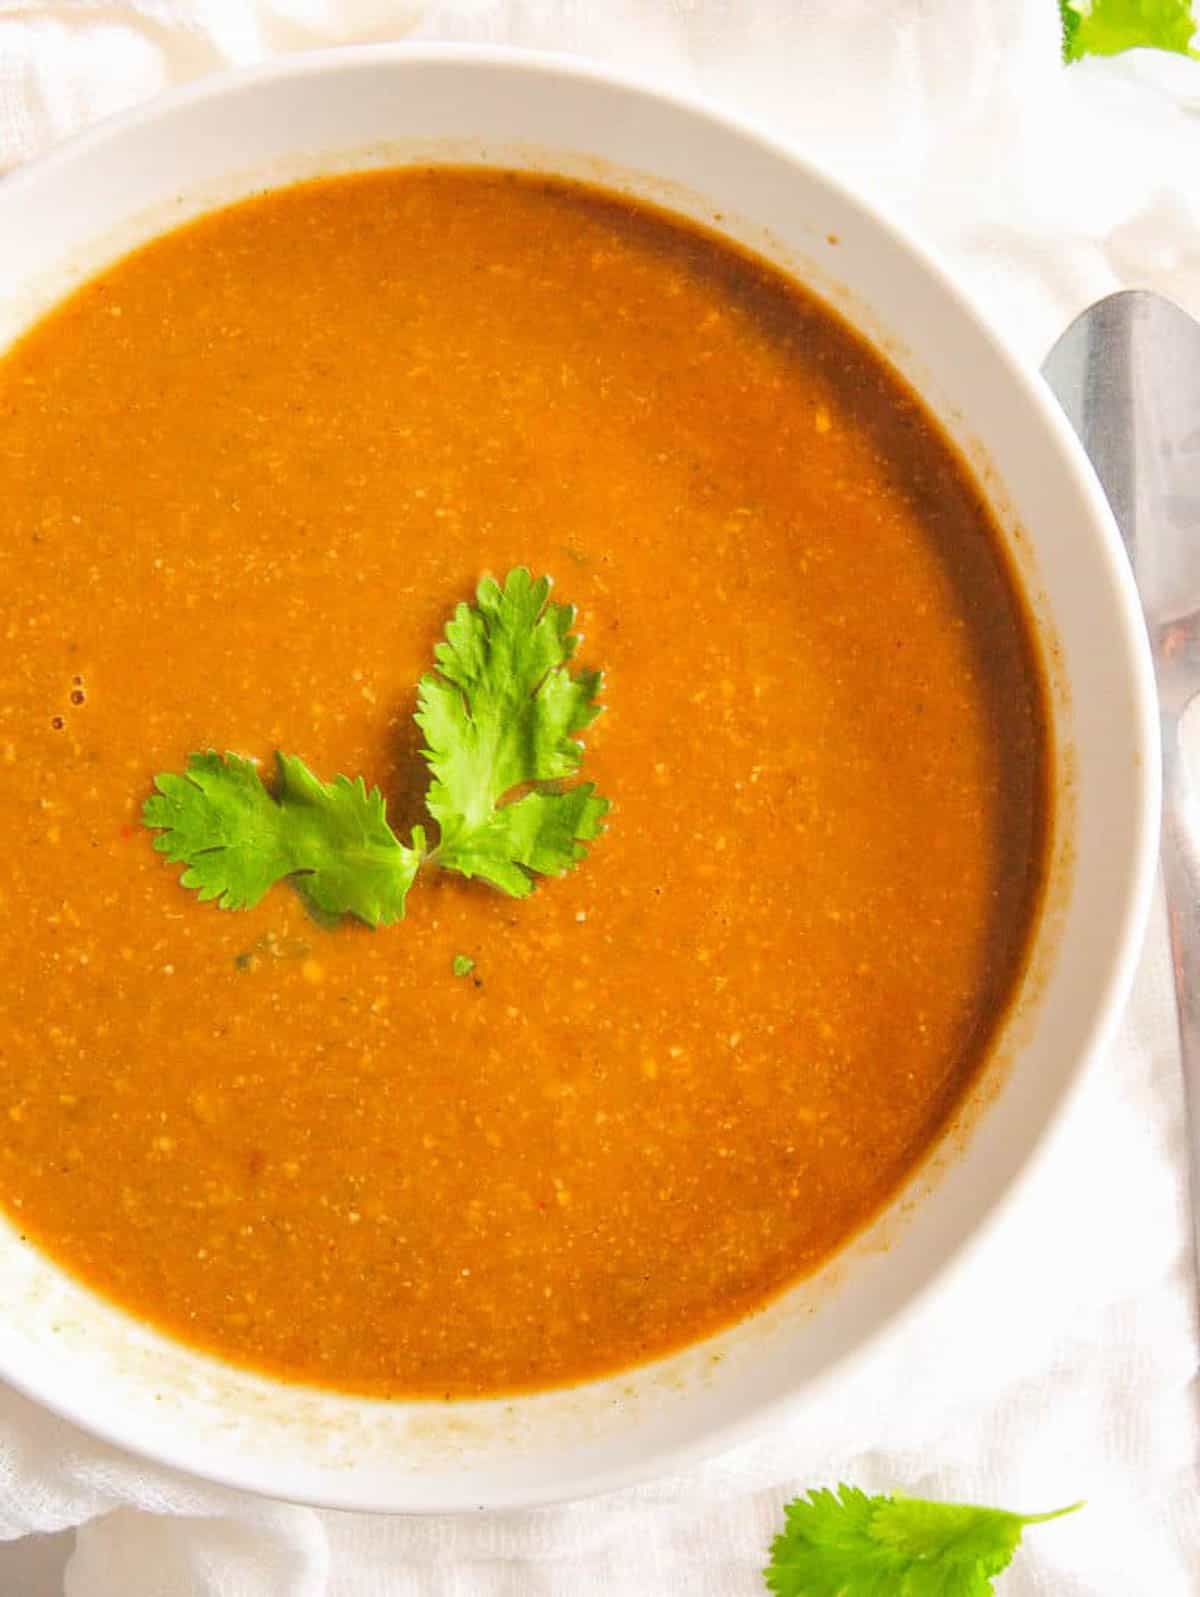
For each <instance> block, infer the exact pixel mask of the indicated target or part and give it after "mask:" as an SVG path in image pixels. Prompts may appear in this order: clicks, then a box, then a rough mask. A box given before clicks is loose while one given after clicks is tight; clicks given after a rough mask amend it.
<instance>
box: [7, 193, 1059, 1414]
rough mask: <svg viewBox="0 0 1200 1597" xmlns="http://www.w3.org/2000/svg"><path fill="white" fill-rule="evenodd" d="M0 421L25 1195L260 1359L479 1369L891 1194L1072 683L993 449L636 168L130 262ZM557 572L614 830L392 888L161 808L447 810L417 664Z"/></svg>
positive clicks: (578, 1354) (315, 208)
mask: <svg viewBox="0 0 1200 1597" xmlns="http://www.w3.org/2000/svg"><path fill="white" fill-rule="evenodd" d="M0 417H2V425H0V584H2V589H0V591H2V592H3V595H4V604H3V638H4V648H3V653H2V655H0V817H2V824H3V830H4V836H5V839H6V844H7V846H6V847H5V849H4V851H3V858H2V859H0V911H2V913H0V972H2V980H0V1056H2V1058H0V1203H2V1204H3V1207H4V1209H5V1211H6V1212H7V1214H8V1216H9V1217H10V1219H11V1220H12V1221H13V1222H14V1223H15V1224H16V1226H17V1227H18V1228H19V1230H20V1231H21V1233H22V1234H23V1235H24V1236H26V1237H27V1238H29V1240H30V1241H31V1242H32V1243H34V1244H36V1245H37V1246H38V1247H40V1248H42V1249H44V1250H45V1251H46V1252H47V1253H49V1254H50V1255H51V1256H52V1257H53V1258H54V1259H56V1260H57V1261H59V1262H60V1263H61V1265H63V1266H64V1267H65V1268H66V1269H67V1270H69V1271H71V1272H72V1273H73V1274H75V1275H76V1276H78V1277H79V1278H81V1279H82V1280H83V1281H85V1282H86V1283H88V1284H89V1285H91V1286H92V1287H94V1288H95V1289H97V1290H98V1291H99V1292H101V1293H103V1294H105V1295H106V1296H107V1297H109V1298H111V1299H113V1300H115V1301H116V1302H117V1303H118V1304H120V1305H122V1306H123V1307H125V1308H126V1309H127V1310H129V1311H130V1312H131V1313H132V1314H134V1315H136V1316H139V1317H141V1318H143V1319H145V1320H148V1321H150V1322H152V1323H154V1324H155V1325H157V1326H159V1327H161V1328H162V1329H163V1330H165V1331H167V1332H168V1333H170V1334H172V1335H174V1336H177V1337H180V1338H183V1339H185V1340H186V1341H188V1342H190V1343H192V1344H194V1345H196V1346H199V1347H201V1348H204V1349H207V1350H209V1351H211V1352H213V1353H215V1354H217V1355H219V1356H220V1357H222V1358H225V1359H228V1360H232V1361H234V1362H236V1363H240V1364H245V1365H249V1366H252V1367H255V1368H258V1369H261V1370H264V1371H268V1372H271V1373H274V1374H276V1375H280V1376H283V1377H286V1378H289V1379H296V1380H301V1381H306V1382H311V1383H316V1384H320V1385H324V1386H330V1387H337V1388H342V1389H349V1390H354V1391H359V1392H365V1393H375V1394H383V1395H396V1396H400V1395H410V1396H411V1395H424V1396H439V1397H442V1396H467V1395H476V1394H493V1393H503V1392H514V1391H518V1390H521V1389H529V1388H537V1387H546V1386H551V1385H554V1384H559V1383H565V1382H572V1381H578V1380H581V1379H584V1378H587V1377H591V1376H596V1375H600V1374H603V1373H605V1372H610V1371H614V1370H617V1369H620V1368H622V1367H625V1366H629V1365H631V1364H633V1363H636V1362H638V1361H643V1360H647V1359H650V1358H652V1357H654V1356H656V1355H660V1354H663V1353H665V1352H667V1351H669V1350H671V1349H674V1348H677V1347H679V1346H681V1345H683V1344H685V1343H688V1342H691V1341H694V1340H696V1339H698V1338H701V1337H703V1336H704V1335H706V1334H707V1333H710V1332H712V1331H714V1330H716V1329H718V1328H719V1327H721V1326H725V1325H728V1324H729V1323H731V1322H732V1321H734V1320H736V1319H738V1318H739V1317H741V1316H744V1315H746V1314H747V1313H749V1312H750V1311H752V1310H754V1309H756V1308H758V1307H759V1306H761V1305H762V1304H763V1303H764V1302H766V1301H767V1300H769V1299H770V1298H771V1297H772V1295H774V1294H777V1293H778V1292H780V1291H781V1290H782V1289H783V1288H785V1287H786V1286H787V1285H788V1284H789V1283H791V1282H794V1281H795V1280H797V1279H798V1278H799V1277H802V1276H804V1275H806V1274H809V1273H811V1272H812V1271H813V1270H815V1269H816V1268H817V1267H818V1266H819V1265H821V1264H822V1262H823V1261H825V1260H826V1259H828V1257H829V1256H830V1254H831V1253H832V1252H833V1251H834V1250H836V1249H837V1248H838V1247H840V1246H841V1245H842V1244H844V1243H845V1242H846V1241H847V1239H848V1238H850V1237H851V1236H852V1235H853V1234H854V1233H855V1232H856V1231H858V1230H860V1229H861V1228H862V1227H863V1226H864V1224H866V1223H867V1222H868V1221H869V1220H870V1219H871V1217H872V1216H874V1215H875V1214H876V1213H877V1212H878V1210H879V1209H880V1206H881V1205H882V1204H884V1203H885V1201H886V1200H887V1199H888V1198H889V1196H890V1195H891V1194H893V1193H894V1192H895V1191H896V1189H897V1187H898V1185H899V1184H900V1183H901V1182H903V1181H904V1179H905V1178H906V1177H907V1176H908V1175H909V1174H910V1173H911V1172H912V1171H913V1169H914V1167H915V1165H916V1164H917V1163H918V1162H919V1161H920V1160H921V1158H922V1156H923V1155H925V1154H926V1152H927V1151H928V1150H929V1149H930V1147H931V1146H932V1145H933V1143H934V1142H935V1141H936V1139H937V1138H938V1136H939V1134H940V1133H941V1132H942V1131H943V1130H944V1128H945V1127H946V1124H947V1121H948V1118H949V1117H950V1115H951V1114H952V1112H953V1111H954V1109H955V1107H956V1105H957V1104H958V1103H959V1102H960V1100H961V1098H962V1095H963V1093H964V1091H965V1089H966V1088H967V1087H968V1085H969V1084H970V1083H971V1081H972V1079H973V1078H974V1076H975V1075H976V1073H977V1072H978V1070H979V1069H980V1067H981V1064H982V1062H983V1061H984V1060H985V1058H986V1056H987V1053H988V1050H989V1047H990V1045H991V1043H992V1041H993V1039H994V1037H995V1035H996V1032H997V1028H998V1025H999V1023H1000V1021H1001V1019H1002V1017H1003V1014H1004V1011H1005V1007H1006V1005H1007V1004H1008V1003H1009V1001H1010V999H1011V997H1012V995H1013V992H1014V988H1015V985H1016V982H1017V980H1018V978H1019V975H1020V972H1021V969H1022V965H1023V961H1024V959H1025V956H1026V951H1027V949H1028V945H1029V942H1030V937H1031V933H1032V927H1033V923H1034V920H1035V917H1036V911H1037V905H1038V899H1039V892H1040V884H1041V881H1042V877H1043V869H1044V856H1045V850H1046V833H1047V825H1048V820H1047V814H1048V798H1047V768H1048V752H1047V737H1048V734H1047V714H1046V702H1045V695H1044V692H1043V686H1042V682H1041V678H1040V676H1039V669H1038V664H1037V658H1036V650H1035V647H1034V644H1033V641H1032V634H1031V629H1030V626H1029V624H1028V621H1027V618H1026V614H1025V612H1024V609H1023V607H1022V603H1021V600H1020V598H1019V595H1018V591H1017V588H1016V586H1015V583H1014V579H1013V576H1012V573H1011V571H1010V569H1009V566H1008V564H1007V561H1006V557H1005V555H1004V552H1003V549H1002V545H1001V541H1000V537H999V535H998V532H997V529H996V528H995V526H994V525H993V522H992V520H991V518H990V515H989V513H988V511H987V509H986V508H985V505H984V503H983V502H982V500H981V497H980V494H979V492H978V490H977V488H976V486H975V485H974V483H973V482H972V480H971V477H970V475H969V473H968V471H967V470H966V468H965V467H964V464H963V462H962V461H961V460H960V459H959V458H958V457H957V455H956V454H955V453H954V451H953V449H952V448H951V446H950V445H949V443H948V442H947V440H946V438H945V437H944V436H943V435H942V433H941V432H940V431H939V430H938V428H937V426H936V425H935V424H934V422H933V421H932V420H931V418H930V417H929V415H928V414H927V413H926V412H925V411H924V409H923V408H922V406H921V405H920V403H919V402H918V401H917V400H916V399H915V398H914V396H913V394H912V393H911V392H909V391H908V389H907V388H905V387H904V386H903V384H902V383H901V382H900V380H899V379H898V378H897V376H896V374H895V373H894V372H893V371H892V370H891V369H890V368H889V367H888V366H887V365H886V364H885V363H884V361H883V360H882V359H881V358H880V356H879V355H877V354H876V353H874V352H873V351H872V350H871V349H870V348H869V347H868V346H867V345H866V344H865V343H864V342H863V341H862V340H861V339H860V338H859V337H858V336H857V335H856V334H854V333H853V332H852V331H851V330H850V329H849V328H848V327H847V326H846V325H845V324H844V323H842V322H841V321H840V320H839V319H838V318H837V317H836V316H835V315H833V314H832V313H831V312H830V310H829V309H828V308H827V307H826V306H824V305H823V304H821V303H819V302H818V301H817V300H815V299H814V298H812V297H810V296H809V295H808V294H807V293H806V292H805V291H804V290H803V289H801V288H800V287H798V286H797V285H796V284H795V283H793V282H791V281H788V280H786V279H785V278H784V277H783V276H781V275H780V274H778V273H777V272H776V271H775V270H774V269H772V268H769V267H768V266H766V265H765V264H763V263H762V262H761V261H758V260H756V259H753V258H751V257H750V256H748V255H746V254H744V253H741V252H740V251H739V250H737V249H735V248H734V247H733V246H731V245H730V244H729V243H727V242H724V241H722V240H721V239H719V238H717V237H715V236H712V235H709V234H707V233H704V232H702V231H700V230H698V229H696V228H694V227H692V226H691V225H686V224H684V223H682V222H680V221H678V220H676V219H672V218H671V217H669V216H667V215H665V214H662V213H658V212H655V211H653V210H651V209H648V208H646V207H644V206H641V205H640V204H635V203H633V202H631V201H629V200H626V199H623V198H619V197H617V196H614V195H609V194H605V193H603V192H600V191H597V190H593V189H589V188H585V187H580V186H574V185H570V184H567V183H564V182H559V181H550V180H536V179H531V178H523V177H517V176H515V175H512V174H504V173H494V172H492V173H488V172H481V171H472V170H460V169H442V170H436V171H425V170H407V171H395V172H374V173H370V174H363V175H356V176H351V177H342V178H337V179H332V180H327V181H320V182H314V183H309V184H304V185H301V186H298V187H295V188H291V189H287V190H283V191H277V192H273V193H269V194H265V195H261V196H258V197H256V198H253V199H251V200H248V201H246V202H245V203H242V204H238V205H236V206H233V207H231V208H229V209H227V210H224V211H220V212H218V213H215V214H212V215H209V216H206V217H204V218H203V219H201V220H200V221H198V222H196V223H194V224H192V225H189V226H187V227H184V228H182V229H180V230H179V231H177V232H174V233H171V234H169V235H167V236H165V237H162V238H160V239H157V240H156V241H154V242H153V243H151V244H149V245H148V246H146V247H145V248H142V249H139V250H138V251H136V252H135V253H134V254H132V255H130V256H129V257H128V258H126V259H124V260H122V261H120V262H118V263H117V264H116V265H115V266H113V267H111V268H110V269H109V270H106V271H105V272H103V273H102V274H101V275H100V276H98V277H96V278H95V279H94V280H92V281H91V282H89V283H88V284H87V285H86V286H85V287H83V288H82V289H80V290H79V291H78V292H77V293H75V294H74V295H73V296H72V297H71V298H70V299H69V300H68V301H67V302H66V303H64V304H63V305H62V306H61V307H59V308H58V309H57V310H55V311H54V312H53V314H51V315H50V316H48V317H47V318H46V319H45V320H43V321H42V322H41V323H40V324H39V325H37V326H36V327H35V328H34V329H33V330H32V331H31V332H30V333H28V334H27V335H26V336H25V337H24V338H23V339H22V340H21V341H20V342H19V343H18V344H17V345H16V346H15V348H14V349H12V350H11V352H10V353H9V354H8V355H7V356H6V357H5V358H4V359H3V361H0ZM514 566H527V567H529V568H530V569H531V570H532V571H533V572H534V573H535V574H537V573H541V572H546V573H550V574H552V575H553V576H554V578H555V579H556V584H557V587H556V596H557V597H558V598H560V599H563V600H568V601H571V602H573V603H574V604H575V605H576V606H577V607H578V622H577V625H578V627H579V629H580V631H581V632H582V634H583V635H584V642H583V644H582V647H581V651H580V656H579V658H580V662H581V663H582V664H583V665H585V666H588V667H599V668H602V669H603V671H604V673H605V684H604V690H603V700H604V704H605V707H606V713H605V714H604V715H603V716H602V717H601V719H600V720H599V721H597V722H596V723H595V725H594V726H593V727H591V728H590V729H589V730H588V732H587V733H586V734H585V741H586V744H587V750H586V757H585V760H584V765H583V774H584V775H585V776H587V777H589V778H590V779H592V780H594V781H595V782H596V783H597V785H598V787H599V789H600V791H601V792H602V793H604V794H606V795H608V796H609V797H610V798H611V800H612V810H611V813H610V815H609V817H608V824H607V830H606V832H605V833H604V834H603V835H602V836H601V837H599V838H598V839H597V840H596V841H595V842H594V843H593V844H592V845H591V848H590V852H589V855H588V858H587V859H586V860H585V861H584V862H582V863H581V864H580V865H579V866H578V867H577V868H576V869H575V870H573V871H572V872H570V873H569V874H568V875H566V876H563V877H562V878H560V879H554V880H547V881H544V882H542V883H541V884H540V885H539V887H538V890H537V891H536V892H535V893H534V894H533V895H532V896H531V897H530V898H528V899H524V900H521V901H516V900H513V899H510V898H505V897H503V896H502V895H501V894H499V893H497V892H496V891H494V890H492V889H490V888H488V887H487V886H486V885H483V884H481V883H478V882H467V881H465V880H463V879H461V878H458V877H453V876H451V875H450V874H449V873H446V872H442V873H438V872H436V871H430V872H429V873H428V880H426V879H425V876H424V874H423V877H422V880H421V881H420V883H419V884H418V886H417V887H416V888H414V890H413V893H412V894H411V896H410V900H409V906H408V915H407V918H406V919H405V920H404V922H403V923H402V924H400V925H398V926H394V927H390V928H388V929H386V930H379V931H375V932H372V931H370V930H368V929H367V928H366V927H364V926H362V925H360V924H358V923H355V922H352V921H349V920H347V921H344V922H343V923H341V924H340V925H338V926H337V927H335V928H332V929H330V928H328V927H326V926H323V925H318V924H316V923H315V922H314V921H313V920H312V919H311V918H310V917H309V916H308V915H307V914H306V912H305V910H304V907H303V905H302V903H301V901H300V899H299V898H298V897H297V895H296V894H295V892H293V891H292V890H291V889H290V888H289V887H288V886H287V885H286V884H282V885H280V886H277V887H275V888H274V889H273V890H272V891H271V892H269V893H268V894H267V896H266V897H265V898H264V899H263V900H262V902H261V903H260V904H258V906H257V907H256V908H254V909H252V910H249V911H245V912H236V911H222V910H220V909H218V908H217V907H216V906H214V905H212V904H204V903H201V902H200V901H199V900H198V899H197V897H196V895H195V894H193V893H190V892H188V891H187V890H186V889H185V888H184V887H182V886H181V885H180V882H179V870H178V868H177V867H172V866H169V865H168V864H166V863H164V861H163V859H162V858H161V856H160V855H158V854H156V853H155V852H154V850H153V848H152V846H151V836H150V834H149V833H148V832H147V831H146V829H145V828H144V827H143V826H142V825H141V824H140V822H139V814H140V809H141V805H142V803H143V801H144V799H145V798H146V796H147V795H148V793H149V792H150V790H151V783H152V780H153V778H154V775H155V773H157V772H159V771H164V770H179V769H182V767H183V765H184V763H185V761H186V758H187V756H188V755H189V753H191V752H192V751H195V750H205V749H209V748H216V749H222V750H224V749H230V750H235V751H237V752H240V753H242V754H244V755H247V756H252V757H256V758H259V759H261V760H263V762H264V766H263V768H264V771H265V770H267V769H268V768H269V767H268V765H267V763H266V762H268V761H269V759H270V756H271V754H272V751H273V750H275V749H277V748H278V749H283V750H286V751H289V752H294V753H296V754H298V755H300V756H302V757H303V758H304V759H305V760H306V761H307V762H308V763H309V764H310V765H311V766H312V767H313V769H314V770H317V771H318V772H320V773H321V774H322V775H324V776H331V775H332V774H333V773H334V772H339V771H340V772H345V773H346V774H348V775H351V776H354V775H357V774H359V773H362V774H363V775H364V776H365V777H366V779H367V781H368V782H378V783H379V784H380V786H381V787H382V789H383V791H384V794H385V795H386V798H387V801H388V812H389V816H390V818H391V820H392V824H393V825H394V826H395V828H396V830H397V832H398V833H400V834H401V835H404V836H407V834H408V832H409V830H410V829H411V827H412V825H413V824H415V823H417V822H420V821H422V819H424V820H426V821H427V820H428V817H425V816H424V815H423V799H424V793H425V787H426V780H427V776H426V771H425V768H424V763H423V761H422V759H421V756H420V737H419V735H418V733H417V731H416V728H415V727H414V724H413V719H412V717H413V709H414V692H415V685H416V683H417V681H418V679H419V677H420V676H421V674H422V672H423V671H425V670H427V669H428V668H429V667H430V665H431V664H432V651H433V646H434V644H435V642H436V641H437V639H438V637H439V636H440V634H441V630H442V627H443V625H444V623H445V621H446V618H447V616H448V615H449V613H450V611H451V610H452V608H453V606H454V605H455V604H456V603H457V602H459V601H461V600H464V599H469V598H470V596H471V593H472V591H473V589H474V587H475V585H476V583H477V581H478V580H479V578H480V576H481V574H483V573H485V572H494V573H496V574H497V575H502V574H503V573H504V572H506V571H507V570H508V569H509V568H510V567H514ZM471 961H473V965H472V967H471V969H470V970H469V972H468V973H467V974H465V975H464V974H456V969H457V970H458V971H460V972H461V971H464V970H465V969H466V966H467V964H468V963H469V962H471ZM456 962H457V964H456Z"/></svg>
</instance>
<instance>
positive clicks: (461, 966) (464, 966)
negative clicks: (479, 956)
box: [450, 954, 475, 976]
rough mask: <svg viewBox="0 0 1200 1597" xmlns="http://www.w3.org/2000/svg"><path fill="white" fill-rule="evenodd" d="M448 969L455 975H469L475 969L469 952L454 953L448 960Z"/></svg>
mask: <svg viewBox="0 0 1200 1597" xmlns="http://www.w3.org/2000/svg"><path fill="white" fill-rule="evenodd" d="M450 969H451V970H452V971H453V972H454V974H455V975H456V976H469V975H470V974H471V972H472V971H473V970H474V969H475V961H474V960H473V959H472V958H471V956H470V954H455V956H454V958H453V959H452V960H451V961H450Z"/></svg>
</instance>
